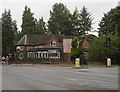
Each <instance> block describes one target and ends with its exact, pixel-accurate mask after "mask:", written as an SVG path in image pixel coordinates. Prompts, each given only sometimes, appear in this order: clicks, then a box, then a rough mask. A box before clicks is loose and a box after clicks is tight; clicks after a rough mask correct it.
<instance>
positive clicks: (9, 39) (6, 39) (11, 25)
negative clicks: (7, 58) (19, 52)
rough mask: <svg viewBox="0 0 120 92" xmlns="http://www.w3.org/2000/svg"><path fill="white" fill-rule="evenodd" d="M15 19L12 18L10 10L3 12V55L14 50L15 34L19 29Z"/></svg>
mask: <svg viewBox="0 0 120 92" xmlns="http://www.w3.org/2000/svg"><path fill="white" fill-rule="evenodd" d="M15 24H16V23H15V21H13V20H12V18H11V12H10V10H8V11H6V10H5V11H4V13H3V14H2V55H8V54H9V53H13V51H14V43H13V41H14V34H15V33H16V31H17V26H16V25H15Z"/></svg>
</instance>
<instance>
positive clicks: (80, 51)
mask: <svg viewBox="0 0 120 92" xmlns="http://www.w3.org/2000/svg"><path fill="white" fill-rule="evenodd" d="M78 52H79V58H83V59H85V54H84V49H83V46H82V40H80V41H79V46H78Z"/></svg>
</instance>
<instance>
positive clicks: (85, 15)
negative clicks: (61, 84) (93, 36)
mask: <svg viewBox="0 0 120 92" xmlns="http://www.w3.org/2000/svg"><path fill="white" fill-rule="evenodd" d="M79 18H80V25H81V30H80V32H79V34H80V35H82V36H85V35H86V34H87V33H88V32H90V31H91V29H92V24H93V18H92V15H91V13H90V12H89V11H88V10H87V8H86V7H85V6H83V8H82V10H80V15H79Z"/></svg>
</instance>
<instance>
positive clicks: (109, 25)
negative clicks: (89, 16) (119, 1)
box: [99, 6, 120, 36]
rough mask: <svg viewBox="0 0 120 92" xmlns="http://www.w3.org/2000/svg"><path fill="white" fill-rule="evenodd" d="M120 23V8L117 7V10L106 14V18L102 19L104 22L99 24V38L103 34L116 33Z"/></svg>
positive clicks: (114, 9)
mask: <svg viewBox="0 0 120 92" xmlns="http://www.w3.org/2000/svg"><path fill="white" fill-rule="evenodd" d="M119 21H120V6H117V7H116V8H113V9H111V10H110V11H109V12H107V13H106V14H105V13H104V17H102V20H101V21H100V23H99V26H100V28H99V36H101V34H106V32H107V33H111V32H113V34H114V33H115V25H116V24H118V23H119Z"/></svg>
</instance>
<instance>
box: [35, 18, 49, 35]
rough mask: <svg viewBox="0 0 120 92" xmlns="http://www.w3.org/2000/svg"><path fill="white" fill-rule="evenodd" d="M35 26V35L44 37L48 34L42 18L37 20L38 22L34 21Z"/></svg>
mask: <svg viewBox="0 0 120 92" xmlns="http://www.w3.org/2000/svg"><path fill="white" fill-rule="evenodd" d="M35 24H36V34H40V35H45V34H48V30H47V25H46V23H45V22H44V20H43V17H42V18H39V20H38V21H37V19H36V21H35Z"/></svg>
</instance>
